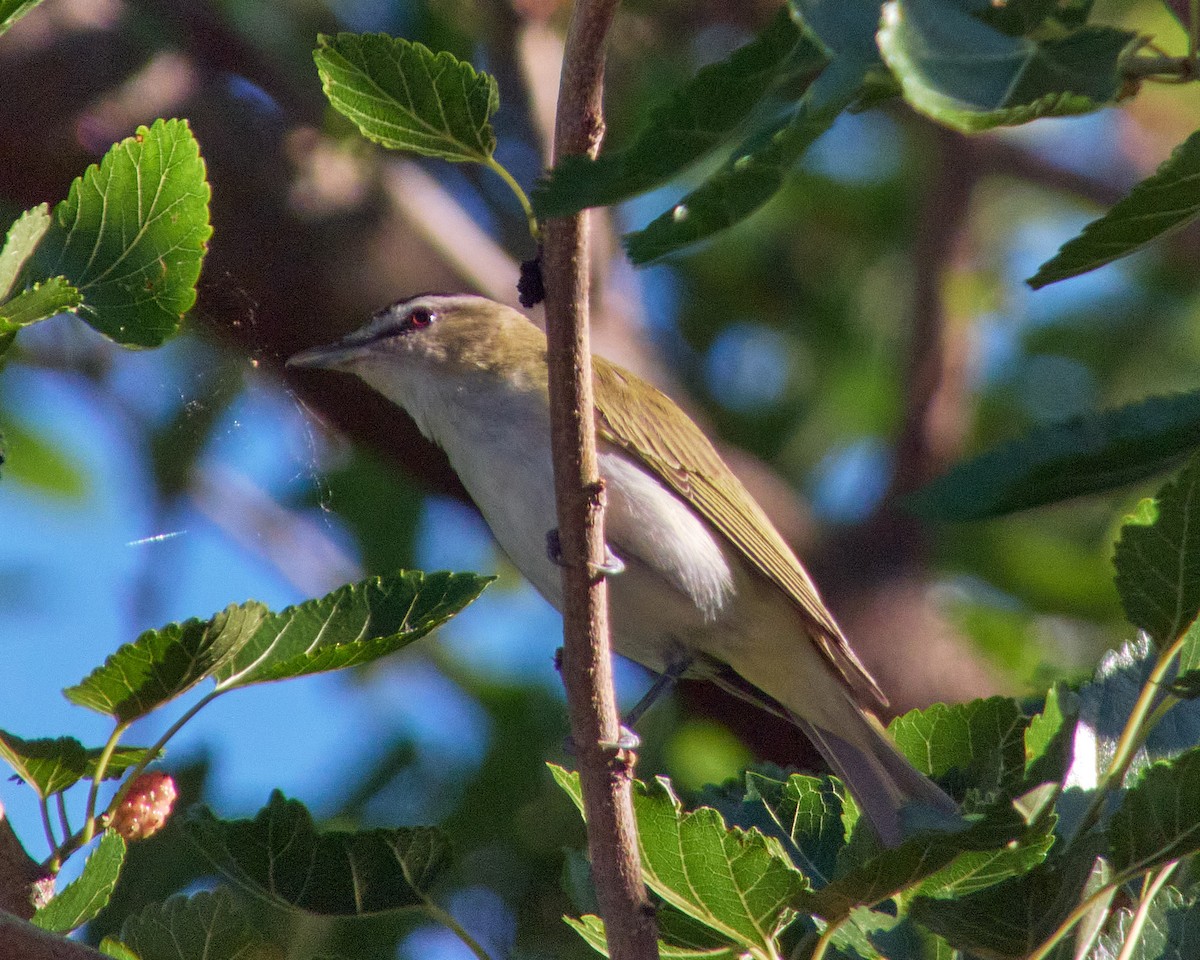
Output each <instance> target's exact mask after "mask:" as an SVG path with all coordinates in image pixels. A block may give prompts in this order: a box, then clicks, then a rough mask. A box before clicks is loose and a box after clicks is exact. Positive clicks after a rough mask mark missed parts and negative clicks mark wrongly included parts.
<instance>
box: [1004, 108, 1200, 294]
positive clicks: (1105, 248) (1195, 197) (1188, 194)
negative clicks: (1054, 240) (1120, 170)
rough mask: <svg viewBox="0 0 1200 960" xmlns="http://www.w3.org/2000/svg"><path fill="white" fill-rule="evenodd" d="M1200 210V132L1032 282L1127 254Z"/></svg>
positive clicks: (1049, 279)
mask: <svg viewBox="0 0 1200 960" xmlns="http://www.w3.org/2000/svg"><path fill="white" fill-rule="evenodd" d="M1197 215H1200V131H1197V132H1196V133H1193V134H1192V135H1191V136H1190V137H1188V138H1187V139H1186V140H1185V141H1184V142H1183V143H1182V144H1180V145H1179V146H1178V147H1176V148H1175V152H1174V153H1172V154H1171V156H1170V157H1169V158H1168V159H1167V160H1166V161H1165V162H1164V163H1163V164H1162V166H1160V167H1159V168H1158V170H1157V172H1155V174H1154V175H1153V176H1151V177H1147V178H1146V179H1145V180H1143V181H1142V182H1141V183H1139V184H1138V185H1137V186H1136V187H1134V188H1133V190H1132V191H1131V192H1130V194H1129V196H1127V197H1126V198H1125V199H1124V200H1121V201H1120V202H1119V203H1118V204H1117V205H1116V206H1114V207H1113V208H1112V209H1111V210H1109V211H1108V213H1106V214H1105V215H1104V216H1102V217H1100V218H1099V219H1098V220H1093V221H1092V222H1091V223H1089V224H1088V225H1087V226H1086V227H1084V228H1083V232H1082V233H1080V234H1079V236H1077V237H1075V239H1073V240H1069V241H1068V242H1067V243H1065V244H1064V245H1063V246H1062V248H1061V249H1060V250H1059V251H1058V253H1056V254H1055V255H1054V256H1053V257H1051V258H1050V259H1049V260H1047V261H1046V262H1045V263H1043V264H1042V265H1041V266H1040V267H1038V271H1037V273H1036V274H1034V275H1033V277H1031V278H1030V279H1029V281H1028V283H1029V285H1030V286H1031V287H1033V289H1034V290H1039V289H1041V288H1042V287H1044V286H1046V285H1047V284H1050V283H1054V282H1055V281H1058V280H1065V279H1066V278H1067V277H1075V276H1078V275H1079V274H1081V273H1087V272H1088V271H1089V270H1095V269H1096V268H1097V267H1102V266H1104V264H1106V263H1112V261H1114V260H1118V259H1120V258H1121V257H1126V256H1128V255H1129V254H1131V253H1133V252H1134V251H1135V250H1137V249H1139V248H1141V247H1143V246H1145V245H1146V244H1147V243H1149V242H1150V241H1151V240H1154V239H1156V238H1157V237H1160V236H1162V234H1164V233H1167V232H1168V231H1170V230H1176V229H1178V228H1179V227H1182V226H1183V225H1184V224H1186V223H1188V222H1189V221H1191V220H1194V219H1195V218H1196V216H1197Z"/></svg>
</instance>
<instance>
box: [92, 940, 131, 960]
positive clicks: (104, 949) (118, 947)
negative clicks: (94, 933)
mask: <svg viewBox="0 0 1200 960" xmlns="http://www.w3.org/2000/svg"><path fill="white" fill-rule="evenodd" d="M96 949H97V950H99V951H100V952H101V953H102V954H104V955H105V956H106V957H112V960H141V958H140V957H138V955H137V954H136V953H134V952H133V951H132V950H130V949H129V948H128V947H127V946H125V944H123V943H122V942H121V941H120V940H117V939H116V938H114V937H105V938H104V939H103V940H101V941H100V946H98V947H97V948H96Z"/></svg>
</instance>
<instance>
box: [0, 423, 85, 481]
mask: <svg viewBox="0 0 1200 960" xmlns="http://www.w3.org/2000/svg"><path fill="white" fill-rule="evenodd" d="M0 434H2V435H3V438H4V441H5V447H6V448H7V449H6V450H5V452H4V459H3V463H4V467H5V471H6V476H7V477H8V478H9V479H11V480H15V481H17V482H18V483H23V484H25V485H27V486H29V487H32V488H33V489H35V490H37V491H38V492H39V493H42V494H44V495H46V496H50V497H56V498H62V499H64V500H76V501H77V500H81V499H83V496H84V494H86V493H87V490H88V478H87V475H86V474H85V473H84V468H83V466H82V465H81V464H79V463H77V462H75V461H74V460H72V459H71V458H70V457H68V455H67V454H66V453H64V452H63V451H62V450H60V449H59V448H58V447H57V446H56V445H55V444H54V443H53V442H52V441H51V440H48V439H47V438H45V437H43V436H42V435H41V434H39V433H35V432H34V431H31V430H28V429H26V427H25V426H24V424H22V423H20V422H18V421H16V420H9V419H8V418H7V417H5V416H4V413H3V411H0Z"/></svg>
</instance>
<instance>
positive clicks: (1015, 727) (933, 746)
mask: <svg viewBox="0 0 1200 960" xmlns="http://www.w3.org/2000/svg"><path fill="white" fill-rule="evenodd" d="M1028 722H1029V721H1028V719H1027V718H1026V717H1024V716H1022V715H1021V709H1020V707H1019V706H1018V705H1017V703H1016V701H1015V700H1012V699H1010V698H1008V697H989V698H988V699H986V700H971V701H969V702H967V703H956V704H944V703H935V704H933V705H932V706H930V707H927V708H925V709H924V710H910V711H909V712H908V713H906V714H904V715H902V716H899V717H897V718H896V719H895V720H893V721H892V722H891V724H890V725H889V727H888V729H889V731H890V732H891V734H892V739H893V740H895V741H896V745H897V746H898V747H900V749H901V750H902V751H903V752H904V755H905V756H907V757H908V759H909V760H910V761H912V763H913V764H914V765H915V766H916V768H917V769H918V770H920V771H921V772H922V773H924V774H926V775H927V776H930V777H933V778H934V779H944V778H945V777H946V776H947V775H948V774H950V773H951V772H952V771H958V775H959V776H960V778H963V782H965V783H966V784H970V785H971V786H973V787H977V788H981V789H985V790H994V789H1006V788H1015V787H1016V786H1017V784H1018V783H1019V782H1020V778H1021V776H1022V775H1023V773H1024V770H1025V743H1024V735H1025V727H1026V726H1027V725H1028Z"/></svg>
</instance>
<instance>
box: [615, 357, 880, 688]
mask: <svg viewBox="0 0 1200 960" xmlns="http://www.w3.org/2000/svg"><path fill="white" fill-rule="evenodd" d="M595 381H596V421H597V423H596V429H597V432H598V433H599V435H600V436H601V437H602V438H603V439H605V440H606V441H608V442H609V443H612V444H614V445H616V446H618V447H620V448H621V449H623V450H625V451H626V452H627V453H628V454H630V455H631V456H633V457H635V458H636V459H637V460H638V461H640V462H641V463H643V464H645V466H647V467H648V468H649V469H651V470H653V471H654V472H655V473H656V474H658V475H659V476H660V477H662V479H663V480H664V481H666V482H667V484H669V485H670V487H671V488H672V489H673V490H674V491H675V492H676V493H677V494H679V496H680V497H682V498H683V499H684V500H685V501H687V503H688V504H690V505H691V506H692V508H693V509H694V510H696V512H697V513H699V514H700V515H701V516H702V517H704V518H705V519H706V520H708V521H709V522H710V523H711V524H712V525H713V526H714V527H716V528H717V530H719V531H720V532H721V534H722V535H723V536H725V537H726V538H727V539H728V540H729V541H730V542H732V543H733V544H734V546H736V547H737V548H738V549H739V550H740V551H741V552H742V553H743V554H744V555H745V557H746V558H747V560H748V561H749V562H750V564H751V566H752V567H754V569H756V570H757V571H758V572H759V573H761V574H762V575H763V576H764V577H766V578H767V579H768V580H770V581H771V582H773V583H774V584H776V585H777V586H778V587H779V588H780V589H781V590H783V592H784V593H785V594H787V596H788V597H789V598H790V599H791V600H792V602H793V603H794V604H795V605H796V607H797V608H798V609H799V610H800V613H801V614H802V616H803V617H804V620H805V623H806V624H807V626H808V628H809V635H810V637H811V638H812V640H813V642H815V643H816V644H817V646H818V647H819V649H820V650H821V652H822V653H824V655H825V657H826V658H827V659H828V660H829V662H830V663H831V664H832V665H833V667H834V668H835V669H836V671H837V672H838V674H839V675H840V676H841V677H842V678H843V679H844V680H845V682H846V684H847V685H848V686H849V687H850V688H851V689H852V690H853V691H854V692H855V693H856V694H857V695H858V696H859V697H860V698H863V699H865V700H867V701H869V702H873V703H875V704H877V705H879V706H887V697H886V696H884V694H883V691H882V690H880V689H879V685H878V684H877V683H876V682H875V680H874V678H872V677H871V675H870V674H869V673H868V672H867V669H866V668H865V667H864V666H863V665H862V663H861V662H860V661H859V659H858V657H857V656H855V654H854V651H853V650H852V649H851V648H850V644H849V643H848V642H847V641H846V638H845V636H844V635H843V634H842V631H841V628H839V627H838V625H837V623H836V622H835V621H834V619H833V616H832V615H831V614H830V612H829V610H828V609H826V607H825V604H824V603H823V602H822V600H821V597H820V595H819V594H818V593H817V588H816V587H815V586H814V585H813V582H812V580H811V579H810V578H809V576H808V573H807V572H806V571H805V569H804V567H803V566H801V564H800V561H799V560H798V559H796V555H795V554H794V553H793V552H792V550H791V548H790V547H789V546H788V545H787V543H786V542H785V541H784V539H783V537H782V536H780V534H779V532H778V531H777V530H776V529H775V526H774V524H772V523H771V521H770V519H769V518H768V517H767V515H766V513H765V512H764V511H763V509H762V508H761V507H760V506H759V505H758V503H757V502H756V501H755V500H754V498H753V497H751V496H750V494H749V493H748V492H747V491H746V488H745V487H744V486H743V485H742V482H741V481H740V480H738V478H737V476H736V475H735V474H734V473H733V471H732V470H731V469H730V468H729V466H728V465H727V464H726V463H725V461H724V460H722V459H721V456H720V454H718V453H717V451H716V449H715V448H714V447H713V445H712V444H711V443H710V442H709V440H708V438H707V437H706V436H705V435H704V434H703V433H702V432H701V431H700V428H699V427H697V426H696V425H695V424H694V423H692V421H691V419H690V418H688V417H686V416H680V411H679V409H678V407H676V405H675V403H674V402H673V401H672V400H671V399H670V398H668V397H667V396H666V395H665V394H663V393H662V392H660V391H658V390H656V389H655V388H654V387H652V386H650V385H649V384H647V383H645V382H644V381H642V380H641V379H640V378H638V377H636V376H634V375H633V374H632V373H630V372H629V371H627V370H623V369H621V368H620V367H618V366H616V365H615V364H613V363H610V362H609V361H607V360H604V359H603V358H602V357H596V358H595ZM631 386H634V387H636V388H637V390H636V395H637V397H638V406H637V409H633V408H632V406H631V405H630V403H629V399H628V398H629V396H630V395H631V390H630V387H631ZM668 419H669V420H670V422H671V425H672V429H671V431H670V433H669V434H668V433H667V432H665V431H663V430H661V429H658V425H659V424H661V423H663V422H664V421H666V420H668ZM747 505H748V508H747Z"/></svg>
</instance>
